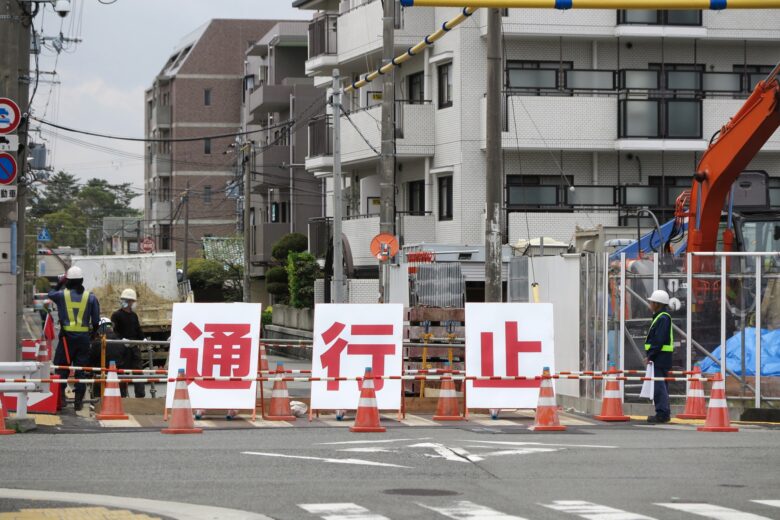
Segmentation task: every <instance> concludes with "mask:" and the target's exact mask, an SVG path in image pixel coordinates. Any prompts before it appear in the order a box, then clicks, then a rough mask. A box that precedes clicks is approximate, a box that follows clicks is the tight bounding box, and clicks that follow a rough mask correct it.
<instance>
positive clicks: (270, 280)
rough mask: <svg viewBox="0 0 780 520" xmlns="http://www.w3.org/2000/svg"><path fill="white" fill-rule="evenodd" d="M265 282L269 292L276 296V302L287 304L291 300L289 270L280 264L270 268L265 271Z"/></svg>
mask: <svg viewBox="0 0 780 520" xmlns="http://www.w3.org/2000/svg"><path fill="white" fill-rule="evenodd" d="M265 283H266V288H267V289H268V293H269V294H272V295H273V296H274V303H281V304H282V305H287V303H288V302H289V300H290V289H289V288H288V283H287V270H286V269H285V268H284V267H282V266H280V265H277V266H274V267H271V268H269V269H268V270H267V271H266V272H265Z"/></svg>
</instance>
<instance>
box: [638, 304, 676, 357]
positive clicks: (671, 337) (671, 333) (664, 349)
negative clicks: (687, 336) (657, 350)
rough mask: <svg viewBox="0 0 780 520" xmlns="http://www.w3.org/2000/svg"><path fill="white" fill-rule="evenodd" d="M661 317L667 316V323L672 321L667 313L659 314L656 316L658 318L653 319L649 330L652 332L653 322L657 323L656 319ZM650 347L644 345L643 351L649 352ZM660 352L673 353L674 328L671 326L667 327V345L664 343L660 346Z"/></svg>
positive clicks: (647, 344)
mask: <svg viewBox="0 0 780 520" xmlns="http://www.w3.org/2000/svg"><path fill="white" fill-rule="evenodd" d="M661 316H669V321H670V322H671V321H672V315H671V314H669V313H668V312H661V313H659V314H658V316H656V317H655V319H654V320H653V323H651V324H650V330H652V329H653V327H655V322H657V321H658V318H660V317H661ZM648 335H649V332H648ZM650 346H651V345H650V343H645V350H650ZM661 352H674V327H672V326H671V325H670V326H669V341H668V342H667V343H664V344H663V345H662V346H661Z"/></svg>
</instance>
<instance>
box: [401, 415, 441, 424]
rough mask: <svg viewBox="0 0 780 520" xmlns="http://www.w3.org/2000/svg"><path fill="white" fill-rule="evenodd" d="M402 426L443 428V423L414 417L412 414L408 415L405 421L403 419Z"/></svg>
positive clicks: (417, 416)
mask: <svg viewBox="0 0 780 520" xmlns="http://www.w3.org/2000/svg"><path fill="white" fill-rule="evenodd" d="M401 424H405V425H407V426H442V424H441V423H437V422H436V421H432V420H430V419H426V418H425V417H420V416H419V415H412V414H410V413H408V414H406V418H405V419H401Z"/></svg>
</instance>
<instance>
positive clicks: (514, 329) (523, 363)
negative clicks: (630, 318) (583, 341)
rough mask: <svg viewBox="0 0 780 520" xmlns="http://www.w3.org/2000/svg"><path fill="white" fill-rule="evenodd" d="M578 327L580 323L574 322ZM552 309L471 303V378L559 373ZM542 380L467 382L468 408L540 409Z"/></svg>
mask: <svg viewBox="0 0 780 520" xmlns="http://www.w3.org/2000/svg"><path fill="white" fill-rule="evenodd" d="M573 326H577V324H573ZM554 360H555V351H554V343H553V306H552V304H549V303H467V304H466V374H467V375H468V376H530V377H536V376H541V375H542V370H543V369H544V367H549V368H550V371H551V372H552V371H554V366H553V362H554ZM539 386H540V381H538V380H537V381H534V380H530V381H524V380H503V381H502V380H493V381H487V380H482V381H479V380H475V381H468V382H467V388H466V389H467V391H466V407H467V408H536V405H537V401H538V399H539Z"/></svg>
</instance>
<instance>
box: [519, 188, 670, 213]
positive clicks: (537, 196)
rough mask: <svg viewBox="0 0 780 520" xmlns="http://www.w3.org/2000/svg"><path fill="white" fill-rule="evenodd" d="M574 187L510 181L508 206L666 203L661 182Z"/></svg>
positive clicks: (571, 207) (568, 207)
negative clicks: (520, 183)
mask: <svg viewBox="0 0 780 520" xmlns="http://www.w3.org/2000/svg"><path fill="white" fill-rule="evenodd" d="M572 188H573V189H572ZM572 188H570V187H568V186H560V185H551V184H547V185H545V184H532V185H509V186H508V187H507V192H506V196H507V204H506V207H507V210H509V211H528V210H539V211H555V210H574V209H594V208H601V209H618V208H629V207H632V208H633V207H651V208H656V207H660V206H661V205H662V201H661V198H660V194H661V190H660V187H659V186H620V187H614V186H593V185H575V186H573V187H572ZM673 202H674V201H672V203H673Z"/></svg>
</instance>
